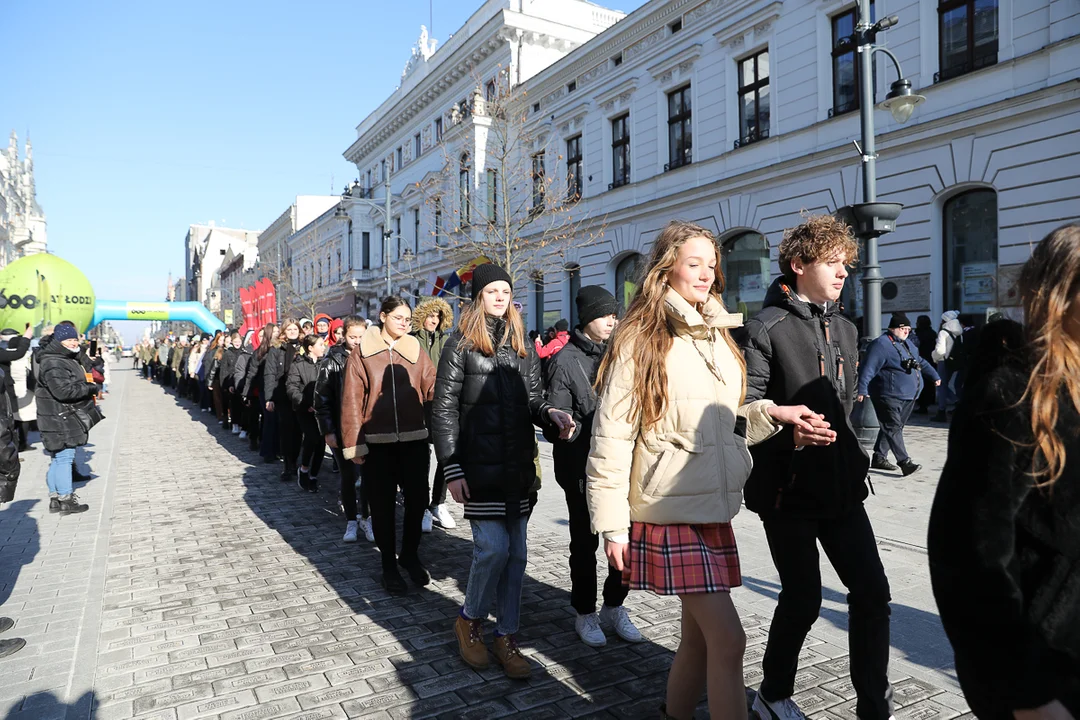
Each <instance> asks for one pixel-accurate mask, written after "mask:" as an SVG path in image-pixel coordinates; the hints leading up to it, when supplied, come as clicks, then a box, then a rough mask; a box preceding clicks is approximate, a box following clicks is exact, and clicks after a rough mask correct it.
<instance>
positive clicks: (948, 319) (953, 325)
mask: <svg viewBox="0 0 1080 720" xmlns="http://www.w3.org/2000/svg"><path fill="white" fill-rule="evenodd" d="M959 317H960V312H959V311H957V310H947V311H945V312H943V313H941V330H939V331H938V335H937V342H936V343H935V344H934V352H933V353H932V355H933V358H934V362H944V360H945V358H947V357H949V353H951V352H952V348H953V342H954V338H958V337H960V335H962V334H963V332H964V326H963V325H961V324H960V320H959V319H958V318H959Z"/></svg>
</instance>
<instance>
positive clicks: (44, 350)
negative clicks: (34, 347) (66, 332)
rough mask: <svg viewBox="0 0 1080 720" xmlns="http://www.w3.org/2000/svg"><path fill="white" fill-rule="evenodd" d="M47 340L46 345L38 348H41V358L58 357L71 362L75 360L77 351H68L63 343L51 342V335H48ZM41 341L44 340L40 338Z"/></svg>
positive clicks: (77, 354)
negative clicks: (69, 359)
mask: <svg viewBox="0 0 1080 720" xmlns="http://www.w3.org/2000/svg"><path fill="white" fill-rule="evenodd" d="M48 338H49V342H48V343H46V344H43V345H40V346H39V347H40V348H41V351H40V352H41V355H42V356H43V357H44V356H46V355H56V356H59V357H66V358H71V359H72V360H76V359H77V358H78V356H79V351H78V350H68V349H67V348H66V347H64V345H63V343H58V342H52V339H53V338H52V335H49V336H48ZM42 340H44V338H42Z"/></svg>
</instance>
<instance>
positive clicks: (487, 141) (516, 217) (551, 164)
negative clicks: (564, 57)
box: [419, 71, 604, 285]
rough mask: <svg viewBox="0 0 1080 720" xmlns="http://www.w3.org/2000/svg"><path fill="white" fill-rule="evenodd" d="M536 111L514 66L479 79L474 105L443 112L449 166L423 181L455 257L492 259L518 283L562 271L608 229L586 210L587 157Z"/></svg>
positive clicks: (443, 241)
mask: <svg viewBox="0 0 1080 720" xmlns="http://www.w3.org/2000/svg"><path fill="white" fill-rule="evenodd" d="M529 109H530V106H529V103H528V98H527V97H526V92H525V90H524V89H523V88H522V87H521V86H511V85H510V83H509V80H508V73H506V72H505V71H504V72H500V74H499V76H498V77H497V78H495V79H491V80H487V81H486V82H484V81H482V80H480V79H477V82H476V90H474V91H473V93H472V95H471V99H470V101H468V102H467V103H466V106H465V107H460V106H457V105H455V106H454V108H453V109H452V111H451V112H450V114H449V115H448V116H447V117H444V118H443V126H444V127H446V128H447V129H446V131H445V132H444V133H443V136H442V138H441V141H440V142H439V145H440V147H441V149H442V152H443V156H444V160H445V162H444V165H443V168H442V170H441V172H438V173H435V174H434V175H433V176H432V177H430V178H429V179H428V180H427V181H426V182H422V183H419V185H420V187H421V189H422V190H423V192H424V194H425V198H426V201H427V202H428V204H429V205H431V206H433V207H434V212H435V215H436V217H439V218H441V225H442V227H439V226H438V223H437V225H436V227H435V230H434V233H433V234H435V235H436V242H437V243H438V245H439V247H441V248H442V249H443V252H444V253H445V254H446V255H447V256H448V257H449V258H450V259H451V260H453V261H455V262H468V261H470V260H472V259H474V258H477V257H485V258H487V259H488V260H490V261H492V262H494V263H496V264H498V265H501V266H502V267H503V268H505V269H506V271H507V272H508V273H509V275H510V277H511V278H512V279H513V281H514V284H515V285H517V284H518V283H519V282H521V281H524V280H526V279H531V280H533V281H534V282H542V281H543V278H544V277H545V276H548V277H559V278H560V279H561V277H562V272H561V271H562V270H563V269H564V268H565V266H566V262H567V258H568V255H569V254H571V253H572V252H573V251H574V250H576V249H577V248H581V247H584V246H587V245H590V244H592V243H594V242H595V241H596V240H598V239H599V238H601V237H602V236H603V234H604V225H603V223H602V222H596V221H595V219H590V218H587V217H583V216H581V214H580V213H579V206H578V205H577V201H578V199H579V198H580V194H581V189H582V187H583V179H582V178H581V177H580V172H581V171H580V168H581V163H580V159H578V161H577V162H575V163H568V162H567V158H566V157H565V156H564V155H563V154H562V153H560V152H559V150H558V148H557V147H552V145H553V144H554V137H553V135H552V134H551V133H550V128H548V127H547V126H545V125H543V124H540V123H537V122H535V121H531V120H530V119H529V117H528V115H529Z"/></svg>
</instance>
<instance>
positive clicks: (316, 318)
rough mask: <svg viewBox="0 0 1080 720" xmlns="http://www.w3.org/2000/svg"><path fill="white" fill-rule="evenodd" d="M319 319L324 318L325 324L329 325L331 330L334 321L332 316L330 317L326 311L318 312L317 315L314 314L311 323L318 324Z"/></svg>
mask: <svg viewBox="0 0 1080 720" xmlns="http://www.w3.org/2000/svg"><path fill="white" fill-rule="evenodd" d="M320 320H325V321H326V324H327V325H330V326H331V328H330V331H331V332H333V327H332V326H333V323H334V318H332V317H330V316H329V315H327V314H326V313H319V314H318V315H316V316H315V322H313V323H312V325H314V326H317V325H318V324H319V321H320Z"/></svg>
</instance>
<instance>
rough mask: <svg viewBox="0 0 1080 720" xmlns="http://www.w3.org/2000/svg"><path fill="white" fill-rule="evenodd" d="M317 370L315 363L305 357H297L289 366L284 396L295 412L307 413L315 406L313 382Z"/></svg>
mask: <svg viewBox="0 0 1080 720" xmlns="http://www.w3.org/2000/svg"><path fill="white" fill-rule="evenodd" d="M318 377H319V369H318V368H317V367H316V366H315V361H314V360H312V359H311V358H309V357H308V356H307V355H297V356H296V357H295V358H293V361H292V363H291V364H290V366H289V376H288V377H287V378H286V379H285V394H286V395H287V396H288V398H289V404H291V405H292V408H293V410H295V411H296V412H298V413H300V412H307V411H308V408H311V407H314V405H315V381H316V380H317V379H318Z"/></svg>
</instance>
